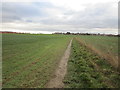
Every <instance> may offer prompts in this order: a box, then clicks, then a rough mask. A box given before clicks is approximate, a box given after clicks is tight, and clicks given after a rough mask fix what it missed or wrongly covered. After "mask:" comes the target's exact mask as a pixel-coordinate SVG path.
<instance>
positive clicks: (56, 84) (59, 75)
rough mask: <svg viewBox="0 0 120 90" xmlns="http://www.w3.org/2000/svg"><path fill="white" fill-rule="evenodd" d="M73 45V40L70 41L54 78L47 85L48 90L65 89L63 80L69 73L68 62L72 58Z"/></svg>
mask: <svg viewBox="0 0 120 90" xmlns="http://www.w3.org/2000/svg"><path fill="white" fill-rule="evenodd" d="M71 43H72V40H71V41H70V43H69V45H68V47H67V49H66V51H65V53H64V55H63V57H62V58H61V60H60V63H59V65H58V67H57V69H56V71H55V74H54V76H53V78H52V79H51V80H50V81H49V82H48V83H47V84H46V88H64V83H63V79H64V76H65V74H66V72H67V62H68V60H69V56H70V50H71Z"/></svg>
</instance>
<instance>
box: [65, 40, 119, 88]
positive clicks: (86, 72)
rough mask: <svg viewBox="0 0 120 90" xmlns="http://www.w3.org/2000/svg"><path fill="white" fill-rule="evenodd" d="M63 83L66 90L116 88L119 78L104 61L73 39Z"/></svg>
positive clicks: (112, 68)
mask: <svg viewBox="0 0 120 90" xmlns="http://www.w3.org/2000/svg"><path fill="white" fill-rule="evenodd" d="M64 83H65V85H66V88H115V87H117V88H118V87H119V86H120V77H119V73H118V72H117V71H116V70H115V69H114V67H112V66H111V65H110V64H109V63H108V62H107V61H106V60H105V59H103V58H101V57H99V56H98V55H96V54H94V53H92V52H91V51H89V50H88V49H86V47H85V46H84V45H82V44H81V43H80V42H79V41H78V40H77V39H74V40H73V44H72V50H71V57H70V60H69V62H68V73H67V75H66V77H65V80H64Z"/></svg>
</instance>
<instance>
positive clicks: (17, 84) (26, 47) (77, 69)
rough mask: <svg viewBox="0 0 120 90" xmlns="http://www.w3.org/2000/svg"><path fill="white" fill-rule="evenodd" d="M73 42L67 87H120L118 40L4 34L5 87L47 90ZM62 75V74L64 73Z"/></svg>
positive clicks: (65, 80)
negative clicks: (70, 43) (47, 85)
mask: <svg viewBox="0 0 120 90" xmlns="http://www.w3.org/2000/svg"><path fill="white" fill-rule="evenodd" d="M71 39H73V40H72V46H71V54H70V57H69V61H68V66H67V68H68V70H67V74H66V75H65V78H64V84H65V87H68V88H101V87H104V88H107V87H113V88H116V87H119V86H120V77H119V75H120V73H119V72H118V71H117V70H116V66H117V65H118V62H117V61H118V37H109V36H91V35H90V36H88V35H79V36H78V35H51V34H5V33H4V34H2V84H3V87H4V88H31V87H32V88H44V87H45V85H46V83H47V82H48V81H49V80H50V79H51V78H52V77H53V74H54V72H55V70H56V67H58V64H59V63H60V62H59V61H60V60H61V57H62V56H63V55H64V52H65V50H66V48H67V46H68V44H69V42H70V41H71ZM61 73H62V72H61Z"/></svg>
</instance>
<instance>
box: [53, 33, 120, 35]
mask: <svg viewBox="0 0 120 90" xmlns="http://www.w3.org/2000/svg"><path fill="white" fill-rule="evenodd" d="M53 34H63V35H100V36H120V34H118V35H113V34H100V33H97V34H95V33H71V32H66V33H62V32H55V33H53Z"/></svg>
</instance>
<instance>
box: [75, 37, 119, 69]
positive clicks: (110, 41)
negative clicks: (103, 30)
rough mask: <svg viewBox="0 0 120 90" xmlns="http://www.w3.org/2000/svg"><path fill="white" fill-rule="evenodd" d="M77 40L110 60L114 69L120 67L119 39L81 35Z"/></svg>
mask: <svg viewBox="0 0 120 90" xmlns="http://www.w3.org/2000/svg"><path fill="white" fill-rule="evenodd" d="M77 39H78V40H79V41H80V42H81V43H82V44H84V45H85V46H87V47H88V48H89V49H91V50H93V51H94V52H95V53H97V54H98V55H99V56H101V57H103V58H105V59H107V60H109V62H110V63H111V64H112V65H113V66H114V67H116V68H117V67H118V55H119V54H118V37H110V36H89V35H88V36H87V35H84V36H83V35H81V36H79V38H77Z"/></svg>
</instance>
